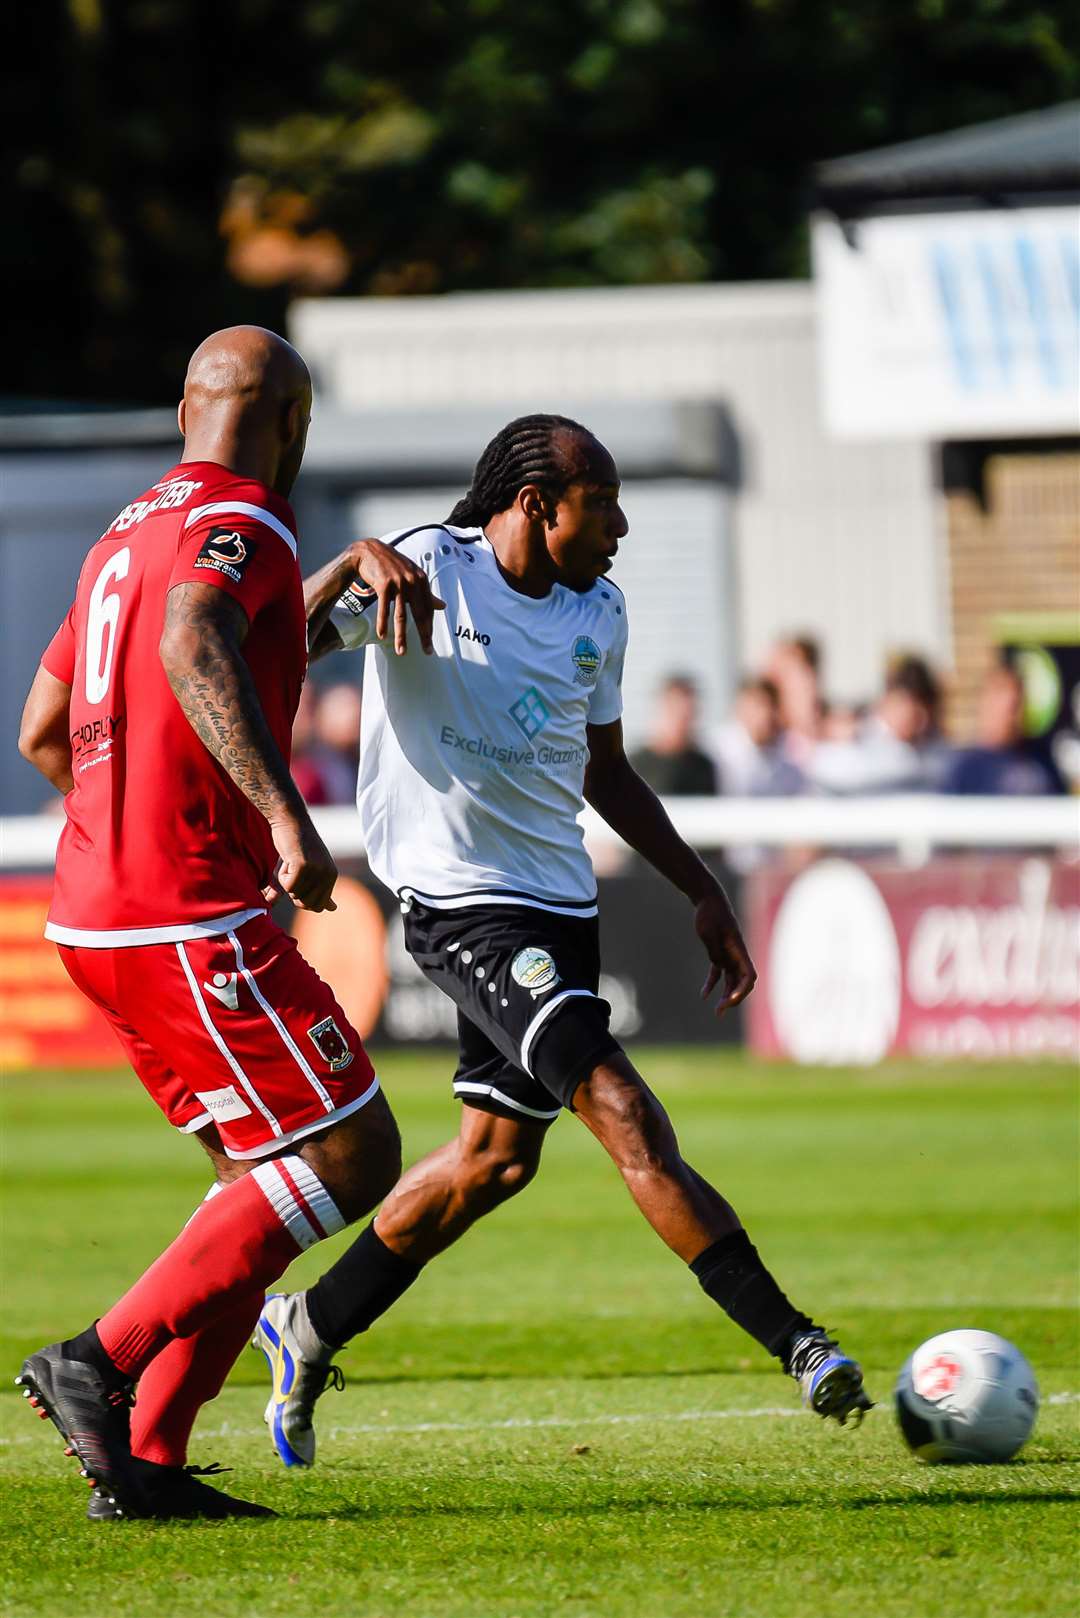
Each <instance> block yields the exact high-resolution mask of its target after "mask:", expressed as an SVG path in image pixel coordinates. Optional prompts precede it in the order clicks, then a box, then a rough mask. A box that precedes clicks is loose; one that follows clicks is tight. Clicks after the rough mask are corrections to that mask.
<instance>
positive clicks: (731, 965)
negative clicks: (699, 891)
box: [694, 893, 757, 1017]
mask: <svg viewBox="0 0 1080 1618" xmlns="http://www.w3.org/2000/svg"><path fill="white" fill-rule="evenodd" d="M694 926H695V928H696V929H697V935H698V937H699V938H700V939H701V942H702V943H703V944H704V945H705V949H706V951H707V953H708V956H709V961H710V962H711V965H710V967H709V975H708V977H707V978H706V979H705V985H704V987H703V989H702V991H701V998H702V999H703V1000H707V999H708V998H709V996H710V995H711V994H712V992H713V990H714V989H715V988H716V987H717V985H719V986H720V988H721V989H722V990H723V998H722V999H721V1000H719V1001H718V1002H717V1005H716V1015H717V1016H718V1017H722V1016H723V1015H724V1013H725V1011H730V1010H731V1008H732V1006H738V1005H741V1004H742V1002H743V1001H744V1000H745V999H746V997H747V995H748V994H749V993H750V991H751V990H752V989H753V987H754V984H755V983H756V982H757V972H756V971H755V969H754V963H753V961H752V960H751V959H750V951H749V950H748V949H747V947H746V943H745V941H744V939H743V935H742V933H741V932H740V930H739V924H738V922H737V921H736V920H735V916H734V913H733V911H732V909H731V906H730V905H729V904H728V902H727V900H726V899H725V897H724V895H723V894H722V893H715V894H709V895H708V896H707V897H706V898H704V899H702V900H701V902H700V904H699V905H698V907H697V909H696V910H695V912H694Z"/></svg>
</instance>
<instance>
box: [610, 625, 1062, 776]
mask: <svg viewBox="0 0 1080 1618" xmlns="http://www.w3.org/2000/svg"><path fill="white" fill-rule="evenodd" d="M942 695H943V694H942V688H941V683H940V681H939V680H938V678H937V676H936V675H935V673H934V671H933V669H932V668H931V667H930V665H929V664H928V663H927V661H926V660H925V658H922V657H917V656H912V655H907V656H903V657H898V658H896V659H895V661H894V662H893V663H892V664H891V665H890V667H889V668H888V669H887V671H886V673H885V678H884V682H883V687H882V690H881V692H880V694H879V695H878V696H877V698H876V699H875V700H874V701H873V702H869V703H866V704H864V705H858V706H849V705H845V704H830V703H829V702H827V701H826V700H825V697H824V695H823V691H822V685H821V657H820V652H819V649H818V646H817V644H816V642H815V641H813V640H811V639H809V638H807V637H793V638H792V639H789V640H783V641H780V642H778V643H777V645H776V646H774V648H773V649H772V652H771V653H770V655H769V657H768V659H767V660H766V663H765V666H764V668H763V669H762V670H761V671H760V673H756V674H752V675H749V676H747V677H746V678H745V679H744V680H742V681H741V683H740V685H739V689H738V693H737V695H736V698H735V703H734V707H733V711H732V713H731V715H730V717H729V718H728V719H727V720H725V721H724V722H723V723H722V724H719V725H715V726H710V725H708V724H707V723H703V721H702V718H701V715H700V710H699V698H698V691H697V687H696V685H695V682H694V681H693V680H692V679H691V678H689V677H688V676H686V675H683V674H672V675H670V676H668V678H667V679H666V680H664V682H663V683H662V685H661V687H660V690H659V692H658V693H657V697H656V702H655V707H654V711H653V714H652V718H651V722H650V727H649V732H648V736H647V738H646V741H645V744H644V746H642V747H640V748H639V749H637V750H636V751H635V752H634V754H633V755H632V758H633V763H634V765H635V767H636V768H637V769H638V771H639V772H640V773H641V774H642V775H643V776H644V777H645V779H646V780H647V781H649V783H650V784H651V785H652V786H653V787H654V788H655V789H656V791H657V792H659V793H660V794H661V795H662V796H678V795H687V794H705V795H709V794H712V793H718V794H722V795H723V796H725V797H740V798H745V797H750V798H753V797H767V798H774V797H790V796H794V795H797V794H800V793H816V794H818V795H832V796H851V795H854V794H859V793H863V794H868V793H883V792H948V793H975V794H984V795H988V796H993V795H997V794H1002V793H1009V794H1016V795H1024V796H1043V795H1045V794H1048V793H1060V792H1064V791H1065V790H1066V786H1065V782H1064V781H1063V779H1062V776H1061V772H1060V771H1059V769H1058V768H1057V765H1056V764H1055V762H1054V759H1053V757H1052V755H1051V753H1050V752H1049V750H1048V749H1047V748H1045V747H1043V746H1041V744H1039V743H1038V742H1036V741H1032V740H1029V739H1028V738H1027V737H1026V736H1025V734H1024V688H1023V683H1022V681H1021V678H1020V676H1019V674H1018V673H1017V671H1016V670H1015V669H1013V668H1012V667H1011V666H1010V665H1009V664H1007V663H1004V662H1001V663H997V664H995V665H994V666H993V667H992V668H991V669H990V670H989V671H988V672H987V675H986V679H985V681H984V684H983V688H982V691H981V693H980V697H979V706H978V715H977V720H976V725H975V734H974V736H973V737H972V738H970V740H968V741H966V742H965V743H961V744H959V745H958V744H957V743H956V742H955V741H954V740H953V739H952V738H950V737H948V736H947V735H946V734H945V730H944V726H943V722H942Z"/></svg>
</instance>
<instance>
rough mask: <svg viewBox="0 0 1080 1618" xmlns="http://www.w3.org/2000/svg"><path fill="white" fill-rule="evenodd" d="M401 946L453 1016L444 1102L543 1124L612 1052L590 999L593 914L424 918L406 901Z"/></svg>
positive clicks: (439, 914) (597, 1004)
mask: <svg viewBox="0 0 1080 1618" xmlns="http://www.w3.org/2000/svg"><path fill="white" fill-rule="evenodd" d="M405 944H406V947H407V949H408V951H409V954H410V955H411V956H412V958H413V960H414V961H415V962H416V964H417V966H418V967H419V968H420V970H421V971H422V972H423V974H424V976H425V977H427V978H430V980H431V982H432V983H437V984H438V986H439V988H440V989H442V990H443V992H444V993H445V994H448V995H449V996H450V999H451V1000H452V1001H453V1002H454V1004H455V1005H456V1006H457V1008H458V1040H459V1054H458V1068H457V1072H456V1073H455V1074H454V1094H455V1095H456V1096H458V1097H459V1099H460V1100H462V1101H467V1102H468V1103H469V1105H470V1106H474V1107H478V1108H480V1109H481V1111H484V1112H494V1113H497V1114H499V1115H500V1116H502V1117H509V1118H520V1117H521V1116H522V1115H525V1116H526V1117H529V1118H539V1119H542V1120H544V1121H545V1122H547V1123H550V1122H551V1121H552V1120H553V1119H555V1118H557V1117H558V1116H559V1110H560V1108H561V1107H570V1106H571V1105H572V1102H573V1097H574V1092H575V1090H576V1089H577V1087H578V1085H579V1084H580V1083H581V1081H582V1079H583V1078H586V1077H587V1076H588V1074H589V1073H590V1072H591V1071H592V1069H593V1067H595V1066H596V1063H597V1062H598V1061H600V1060H601V1059H602V1058H603V1057H605V1056H610V1055H611V1053H612V1052H613V1051H617V1050H619V1048H620V1047H619V1044H618V1041H617V1040H615V1039H614V1038H613V1037H612V1035H611V1034H610V1032H609V1031H608V1018H609V1016H610V1014H611V1007H610V1006H609V1005H608V1003H607V1001H606V1000H601V999H600V997H599V992H598V991H599V985H600V944H599V933H598V927H597V921H596V917H595V916H591V917H584V918H582V917H579V916H560V915H556V914H553V913H552V912H550V911H546V910H537V909H534V908H532V907H530V906H526V905H501V904H492V905H483V906H480V905H478V906H476V907H470V908H469V909H466V910H432V909H430V908H429V907H428V906H426V905H422V904H419V903H417V902H416V900H413V901H412V904H411V906H410V908H409V909H408V910H407V911H406V912H405Z"/></svg>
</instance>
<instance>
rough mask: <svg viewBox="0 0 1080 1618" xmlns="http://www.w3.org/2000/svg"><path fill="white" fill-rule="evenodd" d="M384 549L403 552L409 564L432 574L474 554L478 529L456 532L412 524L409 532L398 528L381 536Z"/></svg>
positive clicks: (442, 524) (447, 526)
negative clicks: (386, 546) (389, 548)
mask: <svg viewBox="0 0 1080 1618" xmlns="http://www.w3.org/2000/svg"><path fill="white" fill-rule="evenodd" d="M379 538H380V540H381V541H382V543H383V544H384V545H389V546H391V547H392V549H394V550H400V551H401V553H402V555H403V556H407V557H408V558H409V561H410V562H415V563H417V565H418V566H420V567H423V568H425V569H426V570H427V572H429V573H434V572H438V571H439V570H440V569H442V568H446V567H453V566H455V565H456V563H458V562H461V561H463V560H464V558H465V556H466V555H471V554H473V553H472V552H471V551H470V547H471V546H474V545H475V544H476V541H477V540H478V539H479V538H480V531H479V529H475V528H456V527H453V526H452V525H451V524H450V523H445V522H431V523H413V524H412V525H411V526H410V527H408V528H395V529H393V530H392V531H391V532H390V533H388V534H380V535H379Z"/></svg>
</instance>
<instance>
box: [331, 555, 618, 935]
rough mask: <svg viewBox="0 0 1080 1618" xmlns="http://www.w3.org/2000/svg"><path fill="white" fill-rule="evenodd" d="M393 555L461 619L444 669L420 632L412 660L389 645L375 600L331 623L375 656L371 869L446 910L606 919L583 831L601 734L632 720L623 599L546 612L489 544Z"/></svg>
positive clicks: (560, 590) (358, 593) (365, 760)
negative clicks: (592, 758)
mask: <svg viewBox="0 0 1080 1618" xmlns="http://www.w3.org/2000/svg"><path fill="white" fill-rule="evenodd" d="M385 542H386V543H387V544H390V545H394V546H400V548H401V551H402V553H403V555H405V556H408V557H409V558H410V560H412V561H413V562H415V563H417V565H418V566H420V567H422V568H423V569H424V571H425V572H426V573H427V575H428V578H429V579H430V580H431V585H432V589H433V590H434V592H435V594H436V595H437V596H439V597H441V599H442V600H443V601H445V602H446V611H445V612H437V613H436V614H435V626H434V636H433V639H434V648H435V649H434V653H433V655H432V656H431V657H425V656H424V654H423V652H422V651H421V650H420V649H419V646H418V644H417V641H416V631H415V629H413V630H412V631H411V634H410V650H409V652H408V654H407V655H406V656H405V657H398V656H397V655H396V654H395V652H394V649H393V645H392V642H389V641H388V642H387V643H386V644H385V645H383V644H380V643H379V642H377V641H376V640H375V606H374V597H373V596H372V595H370V594H369V593H368V592H366V591H365V590H364V589H363V587H357V586H353V587H352V588H351V589H350V590H347V591H346V592H345V594H344V595H343V596H342V597H341V599H340V601H339V602H338V603H337V605H336V606H335V607H334V609H333V612H332V615H331V621H332V622H333V624H334V625H335V627H336V629H337V631H338V633H339V634H340V636H341V639H342V642H343V644H344V645H345V646H347V647H353V646H363V645H367V646H368V650H367V665H366V667H365V670H364V673H365V680H364V702H363V720H362V734H361V744H360V778H359V782H358V784H357V796H356V801H357V806H358V808H359V810H360V819H361V822H362V824H363V831H364V840H365V843H366V846H367V855H368V861H369V863H370V865H371V869H372V870H373V871H374V873H375V875H376V876H377V877H378V878H379V880H380V881H382V882H385V883H386V885H387V887H389V888H391V889H393V891H394V892H395V893H397V894H399V895H400V896H401V898H402V899H403V900H406V901H407V900H408V899H410V898H416V899H418V900H419V901H420V902H421V903H422V904H426V905H431V906H433V907H434V908H436V909H458V908H461V907H462V906H464V905H470V904H489V903H502V904H529V905H534V906H540V907H541V908H542V909H550V910H555V911H560V912H565V913H566V914H567V915H575V916H592V915H595V914H596V880H595V878H594V876H593V870H592V865H591V863H590V860H589V856H588V855H587V853H586V852H585V847H584V842H583V839H582V833H581V827H580V826H579V825H578V819H577V817H578V814H579V812H580V810H581V807H582V803H583V798H582V785H583V781H584V776H585V763H586V759H587V757H588V749H587V743H586V733H585V727H586V725H588V724H593V725H607V724H610V723H611V722H612V721H613V720H615V719H618V717H619V715H620V714H621V712H622V693H621V682H622V668H623V657H624V655H625V652H626V627H627V626H626V603H625V601H624V599H623V595H622V592H621V591H620V590H619V589H618V588H617V586H616V585H614V584H612V583H611V582H610V581H609V580H608V579H599V580H598V581H597V582H596V583H595V584H594V585H593V586H592V587H591V589H589V590H586V591H585V592H584V593H583V594H578V593H576V592H575V591H573V590H568V589H566V588H565V586H563V585H561V584H556V585H554V586H553V587H552V590H551V592H550V594H549V595H546V596H544V597H543V598H542V599H540V600H537V599H535V598H534V597H532V596H525V595H522V594H520V592H518V591H516V590H513V589H511V587H510V585H509V584H507V582H506V580H505V579H504V578H503V576H502V573H501V572H500V571H499V567H498V564H497V562H496V560H495V552H494V551H493V550H492V547H491V545H490V543H489V542H488V540H487V539H486V538H485V536H484V533H483V530H482V529H480V528H450V527H447V526H445V525H442V526H431V527H426V528H412V529H405V530H403V531H401V532H399V533H395V534H388V535H387V536H386V540H385ZM369 642H370V644H368V643H369Z"/></svg>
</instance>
